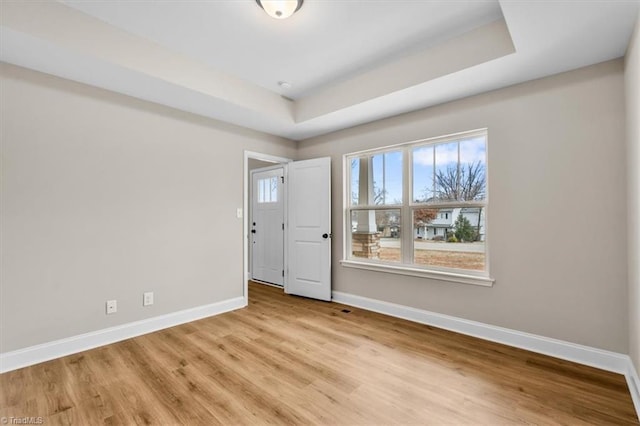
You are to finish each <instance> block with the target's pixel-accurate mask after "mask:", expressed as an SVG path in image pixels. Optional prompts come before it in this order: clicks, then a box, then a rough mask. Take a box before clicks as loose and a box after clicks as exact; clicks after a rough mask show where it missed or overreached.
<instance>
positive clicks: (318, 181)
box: [286, 157, 331, 300]
mask: <svg viewBox="0 0 640 426" xmlns="http://www.w3.org/2000/svg"><path fill="white" fill-rule="evenodd" d="M288 175H289V178H288V179H289V184H288V185H289V186H288V197H289V200H288V218H289V236H288V262H287V263H288V268H289V274H288V280H287V285H286V292H287V293H290V294H296V295H299V296H305V297H311V298H314V299H321V300H331V159H330V158H328V157H326V158H316V159H313V160H305V161H295V162H293V163H289V171H288Z"/></svg>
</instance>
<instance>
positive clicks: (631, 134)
mask: <svg viewBox="0 0 640 426" xmlns="http://www.w3.org/2000/svg"><path fill="white" fill-rule="evenodd" d="M625 93H626V99H627V144H628V145H627V149H628V152H627V161H628V162H627V166H628V167H627V172H628V179H627V181H628V183H627V185H628V186H627V194H628V203H629V204H628V212H627V214H628V216H627V218H628V227H629V230H628V233H627V234H628V259H629V354H630V356H631V359H632V360H633V363H634V364H635V367H636V371H638V372H640V118H639V117H640V13H639V14H638V20H637V23H636V30H635V32H634V35H633V37H632V39H631V44H630V45H629V50H628V51H627V56H626V61H625Z"/></svg>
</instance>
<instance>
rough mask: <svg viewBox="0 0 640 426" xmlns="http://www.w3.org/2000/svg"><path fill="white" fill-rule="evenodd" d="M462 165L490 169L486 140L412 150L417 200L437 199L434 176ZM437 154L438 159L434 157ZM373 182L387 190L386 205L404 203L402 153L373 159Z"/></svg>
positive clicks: (354, 171)
mask: <svg viewBox="0 0 640 426" xmlns="http://www.w3.org/2000/svg"><path fill="white" fill-rule="evenodd" d="M458 143H459V144H460V146H459V148H460V163H461V165H462V166H464V165H466V164H472V163H477V162H478V161H479V162H481V163H482V164H483V165H486V144H485V137H484V136H477V137H473V138H468V139H461V140H460V141H455V142H449V143H444V144H435V145H434V144H431V145H424V146H419V147H414V148H413V149H412V162H413V167H412V173H413V180H414V188H413V191H412V192H413V194H412V197H413V200H414V201H415V200H421V201H424V200H425V199H427V198H430V197H432V196H433V176H434V169H435V171H439V170H446V169H447V167H452V166H455V165H456V163H457V161H458ZM434 151H435V155H434ZM354 161H355V164H352V192H353V193H356V194H357V193H358V170H359V164H358V160H357V159H354ZM372 162H373V180H374V183H375V186H376V187H377V188H383V187H384V188H385V189H386V192H385V194H384V195H385V202H384V204H399V203H401V202H402V151H391V152H386V153H380V154H376V155H374V156H373V160H372Z"/></svg>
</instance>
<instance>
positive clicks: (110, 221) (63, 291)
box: [0, 64, 296, 352]
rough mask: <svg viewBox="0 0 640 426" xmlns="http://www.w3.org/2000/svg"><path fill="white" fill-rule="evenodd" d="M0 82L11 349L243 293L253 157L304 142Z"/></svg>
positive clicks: (123, 102)
mask: <svg viewBox="0 0 640 426" xmlns="http://www.w3.org/2000/svg"><path fill="white" fill-rule="evenodd" d="M0 78H1V88H2V97H1V98H0V99H1V105H0V107H1V110H0V117H1V118H2V123H1V126H0V128H1V132H2V133H1V134H0V140H1V142H2V188H1V194H2V211H1V214H2V224H1V226H2V227H1V232H2V258H1V260H2V272H1V276H0V279H1V285H0V312H1V314H0V315H1V316H0V324H1V327H2V329H1V330H0V335H1V340H0V352H6V351H10V350H14V349H18V348H23V347H26V346H30V345H34V344H38V343H44V342H48V341H51V340H55V339H60V338H63V337H67V336H73V335H77V334H80V333H85V332H89V331H92V330H98V329H103V328H106V327H109V326H114V325H118V324H123V323H127V322H131V321H136V320H140V319H144V318H148V317H153V316H157V315H161V314H165V313H169V312H173V311H177V310H181V309H186V308H190V307H194V306H200V305H205V304H209V303H213V302H217V301H221V300H225V299H229V298H233V297H238V296H242V292H243V282H242V281H243V277H242V220H240V219H237V218H236V208H237V207H241V206H242V203H243V200H242V185H243V182H242V179H243V161H244V159H243V150H245V149H247V150H251V151H258V152H266V153H270V154H272V155H280V156H283V157H294V156H295V153H296V150H295V143H294V142H291V141H287V140H284V139H281V138H277V137H274V136H269V135H266V134H261V133H258V132H254V131H249V130H244V129H241V128H238V127H235V126H231V125H227V124H222V123H219V122H216V121H213V120H209V119H204V118H200V117H197V116H194V115H191V114H187V113H182V112H178V111H175V110H172V109H169V108H165V107H161V106H158V105H154V104H151V103H147V102H142V101H138V100H135V99H133V98H129V97H126V96H123V95H118V94H114V93H111V92H107V91H103V90H100V89H96V88H92V87H88V86H84V85H81V84H77V83H73V82H70V81H67V80H63V79H59V78H56V77H51V76H48V75H45V74H40V73H36V72H32V71H28V70H25V69H22V68H18V67H14V66H10V65H6V64H2V65H1V67H0ZM144 291H153V292H154V293H155V304H154V305H153V306H151V307H146V308H143V307H142V293H143V292H144ZM107 299H117V300H118V311H119V312H118V313H117V314H115V315H110V316H107V315H105V313H104V309H105V307H104V303H105V301H106V300H107Z"/></svg>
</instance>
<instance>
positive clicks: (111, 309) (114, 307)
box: [106, 300, 118, 315]
mask: <svg viewBox="0 0 640 426" xmlns="http://www.w3.org/2000/svg"><path fill="white" fill-rule="evenodd" d="M106 305H107V315H110V314H115V313H116V312H118V301H117V300H107V303H106Z"/></svg>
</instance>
